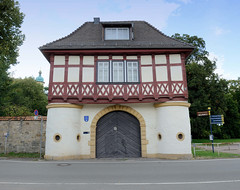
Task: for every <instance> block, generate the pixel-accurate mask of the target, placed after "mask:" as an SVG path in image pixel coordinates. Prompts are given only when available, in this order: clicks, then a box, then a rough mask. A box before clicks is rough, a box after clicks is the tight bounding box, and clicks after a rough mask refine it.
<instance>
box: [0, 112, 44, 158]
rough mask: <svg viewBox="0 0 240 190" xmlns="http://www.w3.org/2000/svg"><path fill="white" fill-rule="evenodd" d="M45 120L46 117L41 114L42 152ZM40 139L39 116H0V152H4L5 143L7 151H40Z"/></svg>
mask: <svg viewBox="0 0 240 190" xmlns="http://www.w3.org/2000/svg"><path fill="white" fill-rule="evenodd" d="M46 120H47V117H46V116H43V130H42V153H44V151H45V139H46V135H45V134H46ZM7 133H8V137H7V138H6V137H5V135H6V134H7ZM6 139H7V143H6ZM40 139H41V118H40V117H38V119H37V120H34V117H32V116H28V117H0V153H4V151H5V144H6V148H7V149H6V150H7V152H28V153H33V152H40Z"/></svg>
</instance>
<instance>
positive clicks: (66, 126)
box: [46, 103, 191, 156]
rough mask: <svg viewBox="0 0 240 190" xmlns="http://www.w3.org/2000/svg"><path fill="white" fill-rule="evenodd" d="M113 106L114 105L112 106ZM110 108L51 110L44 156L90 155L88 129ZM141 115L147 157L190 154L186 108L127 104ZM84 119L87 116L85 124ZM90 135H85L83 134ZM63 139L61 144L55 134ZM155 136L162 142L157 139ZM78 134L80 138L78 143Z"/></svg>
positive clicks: (93, 106)
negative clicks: (144, 126) (178, 134)
mask: <svg viewBox="0 0 240 190" xmlns="http://www.w3.org/2000/svg"><path fill="white" fill-rule="evenodd" d="M112 105H113V104H112ZM112 105H111V104H109V105H106V104H105V105H104V104H103V105H101V104H93V105H91V104H85V105H84V106H83V108H82V109H76V108H51V109H49V110H48V120H47V130H46V155H49V156H70V155H90V146H89V144H88V143H89V141H90V126H91V123H92V120H93V118H94V117H95V116H96V115H97V114H98V113H99V112H100V111H102V110H103V109H104V108H106V107H108V106H112ZM123 106H124V105H123ZM127 106H129V107H132V108H133V109H135V110H136V111H137V112H138V113H140V114H141V115H142V116H143V118H144V120H145V124H146V140H147V141H148V144H147V154H157V153H160V154H191V135H190V134H191V133H190V120H189V111H188V108H187V107H182V106H168V107H159V108H155V107H154V105H153V104H152V103H144V104H127ZM84 116H89V120H88V121H84ZM84 132H89V133H88V134H83V133H84ZM178 132H182V133H184V135H185V139H184V140H183V141H179V140H177V137H176V135H177V133H178ZM56 133H59V134H60V135H61V136H62V139H61V141H60V142H55V141H54V140H53V138H54V135H55V134H56ZM158 133H160V134H161V135H162V139H161V140H159V139H158ZM77 134H80V135H81V140H80V142H78V141H77V139H76V138H77Z"/></svg>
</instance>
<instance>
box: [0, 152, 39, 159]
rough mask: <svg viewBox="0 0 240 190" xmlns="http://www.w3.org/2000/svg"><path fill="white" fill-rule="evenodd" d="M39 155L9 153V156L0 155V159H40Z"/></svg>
mask: <svg viewBox="0 0 240 190" xmlns="http://www.w3.org/2000/svg"><path fill="white" fill-rule="evenodd" d="M39 156H40V155H39V153H14V152H9V153H7V154H4V153H0V157H7V158H39Z"/></svg>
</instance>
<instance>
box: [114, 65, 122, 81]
mask: <svg viewBox="0 0 240 190" xmlns="http://www.w3.org/2000/svg"><path fill="white" fill-rule="evenodd" d="M112 69H113V72H112V76H113V77H112V81H113V82H124V68H123V62H122V61H113V62H112Z"/></svg>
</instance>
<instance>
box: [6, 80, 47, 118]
mask: <svg viewBox="0 0 240 190" xmlns="http://www.w3.org/2000/svg"><path fill="white" fill-rule="evenodd" d="M47 103H48V100H47V95H46V94H45V93H44V89H43V86H42V85H41V84H38V83H37V82H36V81H35V80H34V78H31V77H29V78H25V79H14V80H13V83H12V84H11V85H10V87H9V92H8V93H7V97H6V98H5V103H4V109H3V111H4V115H5V116H27V115H33V111H34V110H35V109H37V110H38V111H39V114H40V115H46V114H47V109H46V106H47Z"/></svg>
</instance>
